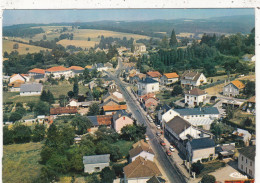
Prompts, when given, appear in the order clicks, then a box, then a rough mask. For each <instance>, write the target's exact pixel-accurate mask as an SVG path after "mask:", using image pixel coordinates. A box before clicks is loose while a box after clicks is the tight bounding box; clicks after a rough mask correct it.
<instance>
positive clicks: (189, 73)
mask: <svg viewBox="0 0 260 183" xmlns="http://www.w3.org/2000/svg"><path fill="white" fill-rule="evenodd" d="M200 75H201V73H199V72H195V71H190V70H188V71H185V72H184V73H183V74H182V76H181V79H186V80H190V79H187V78H185V77H190V78H193V79H191V80H192V81H197V80H198V78H199V77H200Z"/></svg>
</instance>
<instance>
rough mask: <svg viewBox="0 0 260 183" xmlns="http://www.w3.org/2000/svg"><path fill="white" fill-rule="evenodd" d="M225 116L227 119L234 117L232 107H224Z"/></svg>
mask: <svg viewBox="0 0 260 183" xmlns="http://www.w3.org/2000/svg"><path fill="white" fill-rule="evenodd" d="M226 114H227V115H226V118H227V119H232V118H233V117H234V110H233V108H232V107H230V106H227V108H226Z"/></svg>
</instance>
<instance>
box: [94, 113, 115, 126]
mask: <svg viewBox="0 0 260 183" xmlns="http://www.w3.org/2000/svg"><path fill="white" fill-rule="evenodd" d="M112 118H113V116H112V115H98V116H97V122H98V125H106V126H109V125H111V124H112Z"/></svg>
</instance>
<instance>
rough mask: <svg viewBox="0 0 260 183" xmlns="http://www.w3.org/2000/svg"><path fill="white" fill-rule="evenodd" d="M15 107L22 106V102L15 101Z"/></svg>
mask: <svg viewBox="0 0 260 183" xmlns="http://www.w3.org/2000/svg"><path fill="white" fill-rule="evenodd" d="M15 107H23V104H22V103H21V102H17V103H16V104H15Z"/></svg>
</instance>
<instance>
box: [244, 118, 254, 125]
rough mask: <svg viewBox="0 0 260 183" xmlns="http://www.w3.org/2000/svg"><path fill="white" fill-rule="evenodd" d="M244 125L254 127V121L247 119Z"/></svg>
mask: <svg viewBox="0 0 260 183" xmlns="http://www.w3.org/2000/svg"><path fill="white" fill-rule="evenodd" d="M244 125H245V126H251V125H252V119H250V118H249V117H247V118H246V119H245V121H244Z"/></svg>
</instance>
